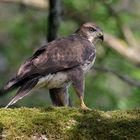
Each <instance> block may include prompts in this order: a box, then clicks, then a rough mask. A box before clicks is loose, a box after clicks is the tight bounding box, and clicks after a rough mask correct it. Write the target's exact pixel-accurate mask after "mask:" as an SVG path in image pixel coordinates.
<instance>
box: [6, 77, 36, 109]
mask: <svg viewBox="0 0 140 140" xmlns="http://www.w3.org/2000/svg"><path fill="white" fill-rule="evenodd" d="M37 82H38V78H33V79H30V80H29V81H27V82H26V83H24V84H23V85H22V86H21V87H20V88H19V90H18V91H17V93H16V95H15V97H14V98H13V99H12V100H11V101H10V102H9V103H8V104H7V106H6V107H5V108H8V107H9V106H10V105H13V104H14V103H16V102H17V101H18V100H20V99H22V98H23V97H24V96H26V95H28V94H29V91H31V90H32V88H33V87H35V85H36V84H37Z"/></svg>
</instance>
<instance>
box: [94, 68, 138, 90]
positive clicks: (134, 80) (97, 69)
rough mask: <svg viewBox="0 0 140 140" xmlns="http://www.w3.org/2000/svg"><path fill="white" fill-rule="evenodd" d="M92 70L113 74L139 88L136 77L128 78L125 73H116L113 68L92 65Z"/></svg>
mask: <svg viewBox="0 0 140 140" xmlns="http://www.w3.org/2000/svg"><path fill="white" fill-rule="evenodd" d="M94 70H96V71H101V72H106V73H111V74H114V75H115V76H117V77H118V78H119V79H121V80H122V81H124V82H126V83H127V84H129V85H131V86H135V87H138V88H140V81H138V80H136V79H133V78H130V77H129V76H127V75H122V74H120V73H118V72H117V71H115V70H112V69H109V68H105V67H97V66H96V67H94Z"/></svg>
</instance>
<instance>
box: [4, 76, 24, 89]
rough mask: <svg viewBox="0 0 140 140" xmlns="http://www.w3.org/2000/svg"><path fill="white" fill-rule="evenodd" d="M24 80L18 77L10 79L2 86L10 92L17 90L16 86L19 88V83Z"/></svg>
mask: <svg viewBox="0 0 140 140" xmlns="http://www.w3.org/2000/svg"><path fill="white" fill-rule="evenodd" d="M23 80H24V79H20V78H18V77H14V78H12V79H11V80H10V81H8V82H7V84H6V85H5V86H4V90H11V89H14V88H17V87H18V86H20V84H21V81H23Z"/></svg>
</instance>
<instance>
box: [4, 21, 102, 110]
mask: <svg viewBox="0 0 140 140" xmlns="http://www.w3.org/2000/svg"><path fill="white" fill-rule="evenodd" d="M98 39H101V40H103V33H102V31H101V29H100V28H99V27H97V26H96V25H95V24H94V23H85V24H83V25H81V26H80V28H79V29H78V30H77V31H76V32H75V33H74V34H72V35H70V36H68V37H64V38H60V39H56V40H54V41H52V42H50V43H48V44H46V45H45V46H43V47H41V48H40V49H38V50H37V51H36V52H35V53H34V54H33V55H32V56H31V57H30V58H29V59H27V60H26V61H25V63H24V64H22V65H21V67H20V68H19V71H18V73H17V75H16V77H14V78H13V79H11V80H10V81H9V82H8V83H7V85H6V86H5V87H4V89H5V90H6V91H9V90H11V89H14V88H19V90H18V92H17V94H16V95H15V97H14V98H13V99H12V100H11V101H10V103H9V104H8V105H7V106H6V107H8V106H10V105H12V104H14V103H15V102H17V101H18V100H19V99H21V98H22V97H24V96H25V95H27V94H28V93H29V91H30V90H32V89H33V88H35V87H43V86H46V87H47V88H48V89H50V91H52V92H53V89H62V90H66V89H67V86H68V85H69V83H72V85H73V87H74V88H75V91H76V93H77V95H78V96H79V98H80V101H81V107H82V108H83V109H87V107H86V106H85V104H84V101H83V98H84V97H83V96H84V83H83V82H84V75H85V73H86V72H87V71H88V70H89V69H90V68H91V66H92V65H93V63H94V60H95V52H96V51H95V46H94V42H95V41H96V40H98Z"/></svg>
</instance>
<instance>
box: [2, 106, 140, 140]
mask: <svg viewBox="0 0 140 140" xmlns="http://www.w3.org/2000/svg"><path fill="white" fill-rule="evenodd" d="M45 138H48V140H57V139H61V140H90V139H91V140H140V110H138V109H136V110H127V111H108V112H103V111H97V110H93V111H82V110H80V109H76V108H67V107H62V108H58V107H48V108H18V109H16V108H15V109H0V139H6V140H32V139H33V140H38V139H40V140H41V139H42V140H43V139H44V140H45Z"/></svg>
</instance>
